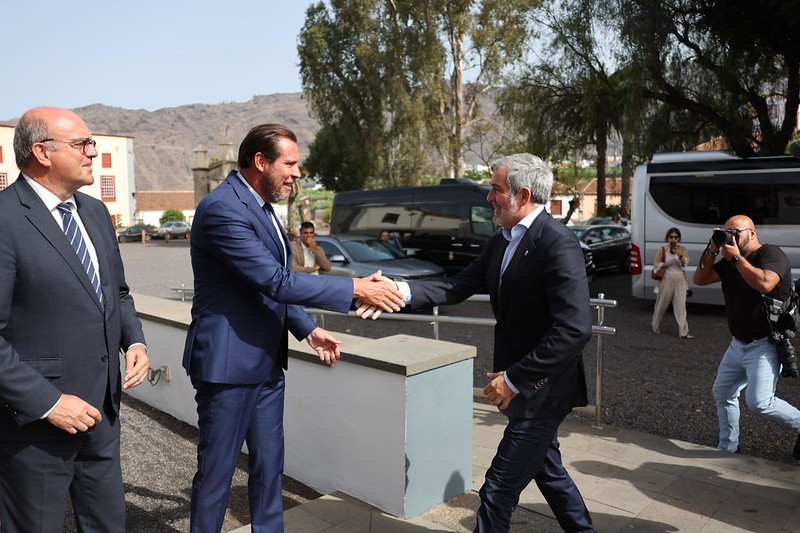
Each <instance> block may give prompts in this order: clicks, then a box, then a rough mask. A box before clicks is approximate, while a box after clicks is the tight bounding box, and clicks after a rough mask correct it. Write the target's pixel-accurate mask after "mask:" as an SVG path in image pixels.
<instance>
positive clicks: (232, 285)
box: [183, 124, 403, 532]
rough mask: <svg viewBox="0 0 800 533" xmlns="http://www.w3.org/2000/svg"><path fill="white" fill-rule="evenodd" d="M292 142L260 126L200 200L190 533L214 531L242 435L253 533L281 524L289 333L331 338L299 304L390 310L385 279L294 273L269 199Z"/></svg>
mask: <svg viewBox="0 0 800 533" xmlns="http://www.w3.org/2000/svg"><path fill="white" fill-rule="evenodd" d="M299 163H300V156H299V152H298V149H297V139H296V137H295V135H294V133H292V131H291V130H289V129H287V128H286V127H284V126H281V125H279V124H262V125H260V126H256V127H255V128H253V129H252V130H250V132H249V133H248V134H247V136H246V137H245V138H244V140H243V141H242V144H241V146H240V148H239V171H238V172H237V171H233V172H231V173H230V174H229V175H228V177H227V178H226V179H225V181H223V182H222V183H221V184H220V186H219V187H217V188H216V189H214V190H213V191H211V193H210V194H209V195H208V196H206V197H205V198H204V199H203V200H202V201H201V202H200V205H198V207H197V211H196V214H195V218H194V222H193V223H192V232H191V241H190V243H191V244H190V246H191V258H192V269H193V271H194V289H195V293H194V294H195V296H194V299H193V302H192V322H191V324H190V326H189V331H188V334H187V337H186V347H185V351H184V355H183V366H184V368H185V369H186V371H187V373H188V374H189V376H190V378H191V380H192V384H193V386H194V388H195V389H196V395H195V399H196V401H197V414H198V426H199V430H200V441H199V443H198V448H197V473H196V474H195V477H194V482H193V483H192V504H191V531H193V532H200V531H213V532H218V531H220V529H221V528H222V523H223V520H224V518H225V510H226V508H227V505H228V497H229V495H230V484H231V478H232V476H233V472H234V469H235V467H236V462H237V459H238V457H239V453H240V451H241V449H242V443H243V442H247V449H248V452H249V467H250V469H249V470H250V471H249V483H248V495H249V501H250V518H251V523H252V529H253V531H264V532H267V531H269V532H273V531H283V503H282V499H281V483H282V472H283V399H284V375H283V371H284V369H286V367H287V358H288V333H290V332H291V333H292V334H293V335H294V336H295V337H296V338H297V339H298V340H301V339H306V340H307V341H308V343H309V344H310V345H311V346H312V347H313V348H314V350H316V352H317V353H318V354H319V357H320V359H321V360H322V361H323V362H325V363H327V364H333V363H334V362H335V361H336V360H337V359H338V358H339V341H338V340H336V339H335V338H333V337H332V336H331V335H330V334H329V333H328V332H327V331H325V330H323V329H322V328H319V327H317V325H316V323H315V322H314V320H313V319H312V318H311V317H309V316H308V315H306V314H305V313H304V312H303V310H302V308H301V307H300V306H303V305H307V306H314V307H319V308H322V309H329V310H335V311H340V312H343V313H346V312H348V311H349V309H350V305H351V302H352V299H353V297H357V298H361V299H365V300H368V301H370V302H373V304H375V305H377V306H379V307H380V308H381V309H384V310H387V311H388V310H399V309H400V307H401V306H402V305H403V303H402V296H401V295H400V293H399V292H397V291H396V289H395V288H394V285H393V284H391V283H390V282H386V281H376V280H373V279H350V278H341V277H334V276H311V275H309V274H303V273H298V272H293V271H292V268H291V266H292V254H291V249H292V247H291V245H290V242H289V237H288V235H287V234H286V232H285V231H284V230H283V228H282V227H281V225H280V223H279V222H278V220H277V219H276V218H275V214H274V211H273V209H272V205H271V204H272V203H274V202H278V201H280V200H282V199H284V198H286V197H287V196H288V194H289V192H290V191H291V187H292V183H294V180H296V179H300V177H301V175H300V168H299Z"/></svg>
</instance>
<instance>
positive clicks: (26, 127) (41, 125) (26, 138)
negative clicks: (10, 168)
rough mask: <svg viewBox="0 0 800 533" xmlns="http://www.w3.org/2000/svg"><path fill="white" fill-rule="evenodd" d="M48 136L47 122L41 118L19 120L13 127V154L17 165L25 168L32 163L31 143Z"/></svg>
mask: <svg viewBox="0 0 800 533" xmlns="http://www.w3.org/2000/svg"><path fill="white" fill-rule="evenodd" d="M49 137H50V129H49V128H48V127H47V122H46V121H44V120H42V119H41V118H30V119H25V118H24V117H23V118H22V119H21V120H20V121H19V124H17V127H16V128H14V156H15V157H16V160H17V167H18V168H20V169H24V168H27V167H29V166H30V165H31V163H33V145H34V144H36V143H39V142H42V140H44V139H47V138H49Z"/></svg>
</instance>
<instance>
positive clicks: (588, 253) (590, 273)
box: [578, 240, 596, 283]
mask: <svg viewBox="0 0 800 533" xmlns="http://www.w3.org/2000/svg"><path fill="white" fill-rule="evenodd" d="M578 244H580V245H581V251H582V252H583V264H584V266H585V267H586V280H587V281H588V282H589V283H591V282H592V281H593V280H594V271H595V270H596V269H595V266H594V257H592V249H591V248H589V246H588V245H587V244H586V243H585V242H583V241H581V240H579V241H578Z"/></svg>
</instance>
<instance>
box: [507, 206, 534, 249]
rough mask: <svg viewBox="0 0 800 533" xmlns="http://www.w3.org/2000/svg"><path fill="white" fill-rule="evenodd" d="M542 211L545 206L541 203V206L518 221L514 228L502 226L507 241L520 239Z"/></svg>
mask: <svg viewBox="0 0 800 533" xmlns="http://www.w3.org/2000/svg"><path fill="white" fill-rule="evenodd" d="M542 211H544V206H543V205H540V206H539V207H537V208H536V209H534V210H533V211H531V212H530V213H528V215H527V216H525V217H524V218H523V219H522V220H520V221H519V222H517V224H516V225H515V226H514V227H513V228H511V229H507V228H500V229H501V230H502V232H503V237H505V238H506V240H507V241H512V240H516V239H519V238H520V237H522V235H523V234H524V233H525V232H526V231H528V228H530V227H531V224H533V221H534V220H536V217H538V216H539V213H541V212H542Z"/></svg>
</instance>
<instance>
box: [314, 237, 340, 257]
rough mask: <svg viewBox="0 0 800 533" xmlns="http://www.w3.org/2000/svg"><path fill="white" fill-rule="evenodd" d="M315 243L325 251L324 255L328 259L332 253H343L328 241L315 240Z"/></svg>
mask: <svg viewBox="0 0 800 533" xmlns="http://www.w3.org/2000/svg"><path fill="white" fill-rule="evenodd" d="M317 244H318V245H319V246H320V248H322V251H323V252H325V256H326V257H327V258H328V259H330V258H331V256H332V255H343V254H342V251H341V250H340V249H339V247H338V246H336V245H335V244H333V243H332V242H328V241H317Z"/></svg>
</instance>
